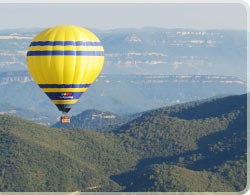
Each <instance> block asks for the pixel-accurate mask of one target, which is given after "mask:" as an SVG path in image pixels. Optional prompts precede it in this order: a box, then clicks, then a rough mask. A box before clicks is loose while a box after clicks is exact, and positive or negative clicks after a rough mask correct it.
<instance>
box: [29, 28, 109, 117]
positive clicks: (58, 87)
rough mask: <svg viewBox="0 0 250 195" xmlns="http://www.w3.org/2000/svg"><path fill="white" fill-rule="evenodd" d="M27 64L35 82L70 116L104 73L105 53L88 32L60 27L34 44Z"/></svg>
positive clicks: (32, 43) (39, 36)
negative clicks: (69, 112) (72, 110)
mask: <svg viewBox="0 0 250 195" xmlns="http://www.w3.org/2000/svg"><path fill="white" fill-rule="evenodd" d="M26 60H27V65H28V69H29V72H30V74H31V75H32V77H33V79H34V81H35V82H36V83H37V84H38V85H39V87H40V88H41V89H42V90H43V91H44V92H45V93H46V94H47V96H48V97H49V98H50V99H51V100H52V102H53V103H54V104H55V105H56V106H57V107H58V109H59V110H60V111H62V112H64V113H67V112H68V111H69V110H70V108H71V106H72V105H73V104H75V103H76V102H77V101H78V99H79V98H80V96H81V95H82V93H84V92H85V91H87V89H88V88H89V86H90V85H91V84H92V83H93V82H94V81H95V79H96V78H97V76H98V75H99V73H100V72H101V70H102V67H103V63H104V49H103V46H102V44H101V42H100V40H99V39H98V38H97V37H96V36H95V35H94V34H93V33H92V32H90V31H89V30H87V29H84V28H82V27H78V26H68V25H67V26H66V25H65V26H56V27H53V28H49V29H46V30H44V31H42V32H41V33H39V34H38V35H37V36H36V37H35V38H34V39H33V40H32V42H31V44H30V46H29V49H28V52H27V58H26Z"/></svg>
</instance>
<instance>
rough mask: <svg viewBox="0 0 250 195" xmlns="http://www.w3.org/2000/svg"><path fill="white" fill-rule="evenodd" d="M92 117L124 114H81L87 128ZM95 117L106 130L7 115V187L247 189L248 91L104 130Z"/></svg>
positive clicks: (1, 129) (3, 180)
mask: <svg viewBox="0 0 250 195" xmlns="http://www.w3.org/2000/svg"><path fill="white" fill-rule="evenodd" d="M100 113H101V114H100ZM90 115H92V116H93V115H95V117H100V116H101V117H102V118H101V119H107V118H105V117H104V116H115V117H117V116H116V115H113V114H112V113H109V115H106V114H105V113H104V112H102V111H96V110H91V111H88V112H87V114H86V113H85V115H84V114H82V115H78V116H76V119H77V118H78V119H79V121H78V122H80V121H82V122H83V126H86V124H87V125H89V123H86V119H85V118H84V117H85V116H87V117H89V116H90ZM72 118H73V117H72ZM111 118H112V117H111ZM90 120H91V119H90V118H88V120H87V121H90ZM92 120H94V121H95V122H96V127H97V128H99V130H98V131H99V132H96V131H93V130H85V129H82V128H79V127H78V128H77V127H74V128H50V127H47V126H44V125H39V124H35V123H33V122H31V121H28V120H25V119H21V118H17V117H14V116H9V115H6V114H3V115H0V150H1V152H0V173H1V175H0V191H130V192H132V191H133V192H135V191H158V192H164V191H171V192H175V191H185V192H191V191H196V192H202V191H206V192H235V191H237V192H239V191H242V190H244V189H245V187H246V181H247V163H246V162H247V155H246V154H247V95H246V94H245V95H237V96H227V97H220V98H214V99H209V100H204V101H199V102H190V103H187V104H179V105H173V106H170V107H162V108H158V109H153V110H149V111H146V112H144V113H141V114H140V115H138V116H135V117H134V118H131V119H130V120H128V121H127V122H125V123H122V124H120V125H119V124H118V123H117V124H115V126H114V127H115V128H112V129H111V131H104V132H103V133H102V131H101V130H100V125H98V121H96V118H93V119H92ZM72 122H74V121H73V120H72ZM99 122H100V123H102V122H103V121H102V120H99ZM108 125H109V124H108ZM89 127H91V128H93V129H94V126H93V125H92V126H89ZM106 127H107V126H105V128H106Z"/></svg>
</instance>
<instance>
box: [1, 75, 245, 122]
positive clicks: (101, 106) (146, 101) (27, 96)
mask: <svg viewBox="0 0 250 195" xmlns="http://www.w3.org/2000/svg"><path fill="white" fill-rule="evenodd" d="M243 93H246V83H245V82H244V81H242V80H240V79H238V78H235V77H227V76H216V75H214V76H213V75H135V74H133V75H110V74H106V75H105V74H103V75H100V76H99V77H98V79H97V80H96V82H95V83H94V84H93V85H92V86H91V87H90V89H89V90H88V91H87V92H86V93H84V94H83V95H82V97H81V98H80V100H79V102H78V103H77V104H76V105H75V106H73V108H72V110H71V111H70V114H71V115H76V114H78V113H81V112H82V111H84V110H87V109H97V110H102V111H110V112H113V113H116V114H119V115H121V114H122V115H123V114H131V113H136V112H143V111H145V110H150V109H155V108H158V107H163V106H168V105H173V104H180V103H185V102H189V101H197V100H201V99H206V98H211V97H215V96H225V95H230V94H243ZM0 94H2V95H0V102H1V103H2V104H10V105H12V106H14V107H17V108H20V109H24V110H29V111H33V112H36V113H43V114H42V116H44V113H46V116H45V118H44V122H45V123H48V122H49V121H50V122H52V123H54V122H55V121H56V116H60V115H61V113H60V112H59V111H58V110H57V108H56V107H55V106H54V105H53V103H52V102H51V101H50V100H49V99H48V97H47V96H46V95H45V94H44V93H43V92H42V91H41V90H40V88H39V87H38V86H37V85H36V84H35V83H34V82H33V81H32V80H31V77H30V76H29V74H28V72H25V71H21V72H5V73H0ZM1 111H4V112H6V109H5V110H1V108H0V112H1ZM20 114H21V113H20ZM19 116H20V115H19ZM48 116H51V117H48ZM42 118H43V117H42ZM45 119H46V120H45ZM48 119H49V120H48ZM53 121H54V122H53ZM39 122H41V121H39Z"/></svg>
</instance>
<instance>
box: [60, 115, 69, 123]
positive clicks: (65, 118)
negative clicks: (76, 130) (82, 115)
mask: <svg viewBox="0 0 250 195" xmlns="http://www.w3.org/2000/svg"><path fill="white" fill-rule="evenodd" d="M60 121H61V123H62V124H69V123H70V117H69V116H61V118H60Z"/></svg>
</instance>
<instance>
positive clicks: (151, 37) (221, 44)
mask: <svg viewBox="0 0 250 195" xmlns="http://www.w3.org/2000/svg"><path fill="white" fill-rule="evenodd" d="M42 30H43V29H12V30H1V31H0V44H1V49H0V68H1V71H14V70H27V67H26V61H25V55H26V52H27V49H28V47H29V44H30V42H31V40H32V39H33V37H34V36H35V35H36V34H37V33H38V32H40V31H42ZM93 32H94V33H95V34H97V36H98V37H99V38H100V40H101V42H102V43H103V45H104V48H105V65H104V69H103V72H102V73H104V74H167V75H177V74H178V75H196V74H199V75H224V76H234V77H238V78H241V79H242V80H244V81H246V76H247V75H246V67H247V61H246V60H247V57H246V56H247V52H246V48H247V32H246V31H240V30H194V29H164V28H153V27H152V28H141V29H114V30H96V29H93Z"/></svg>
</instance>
